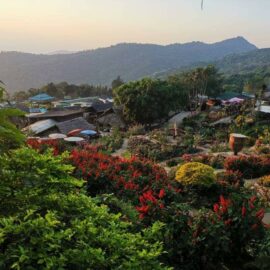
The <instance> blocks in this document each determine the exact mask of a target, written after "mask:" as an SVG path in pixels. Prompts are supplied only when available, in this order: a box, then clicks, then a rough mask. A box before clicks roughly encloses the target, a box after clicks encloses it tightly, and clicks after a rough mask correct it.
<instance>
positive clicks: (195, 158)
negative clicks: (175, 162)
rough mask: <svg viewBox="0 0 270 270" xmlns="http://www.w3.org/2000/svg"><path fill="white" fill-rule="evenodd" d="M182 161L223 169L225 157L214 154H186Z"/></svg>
mask: <svg viewBox="0 0 270 270" xmlns="http://www.w3.org/2000/svg"><path fill="white" fill-rule="evenodd" d="M182 159H183V160H184V161H185V162H199V163H203V164H205V165H209V166H211V167H213V168H216V169H222V168H223V166H224V160H225V157H224V156H222V155H213V154H212V155H211V154H184V155H183V156H182Z"/></svg>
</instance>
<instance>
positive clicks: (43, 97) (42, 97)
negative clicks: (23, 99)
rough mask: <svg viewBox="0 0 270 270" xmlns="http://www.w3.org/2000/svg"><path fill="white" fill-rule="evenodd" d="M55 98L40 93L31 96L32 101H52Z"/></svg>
mask: <svg viewBox="0 0 270 270" xmlns="http://www.w3.org/2000/svg"><path fill="white" fill-rule="evenodd" d="M53 99H54V97H51V96H49V95H47V94H39V95H36V96H34V97H30V98H29V100H31V101H51V100H53Z"/></svg>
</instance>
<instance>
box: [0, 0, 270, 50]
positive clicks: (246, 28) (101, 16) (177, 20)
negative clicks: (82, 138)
mask: <svg viewBox="0 0 270 270" xmlns="http://www.w3.org/2000/svg"><path fill="white" fill-rule="evenodd" d="M200 2H201V0H0V4H1V5H0V33H1V42H0V50H5V51H7V50H17V51H26V52H42V53H44V52H50V51H55V50H72V51H73V50H76V51H77V50H83V49H91V48H97V47H104V46H109V45H111V44H116V43H120V42H140V43H158V44H169V43H184V42H189V41H194V40H199V41H205V42H215V41H219V40H223V39H226V38H230V37H235V36H244V37H245V38H247V39H248V40H249V41H250V42H252V43H255V44H256V45H257V46H258V47H270V0H205V6H204V10H203V11H201V9H200Z"/></svg>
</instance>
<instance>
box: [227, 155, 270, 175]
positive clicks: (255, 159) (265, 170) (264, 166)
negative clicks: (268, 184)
mask: <svg viewBox="0 0 270 270" xmlns="http://www.w3.org/2000/svg"><path fill="white" fill-rule="evenodd" d="M224 167H225V169H226V170H230V171H239V172H241V173H242V174H243V177H244V178H246V179H251V178H258V177H261V176H265V175H267V174H270V158H269V157H268V156H256V155H252V156H236V157H228V158H227V159H226V160H225V163H224Z"/></svg>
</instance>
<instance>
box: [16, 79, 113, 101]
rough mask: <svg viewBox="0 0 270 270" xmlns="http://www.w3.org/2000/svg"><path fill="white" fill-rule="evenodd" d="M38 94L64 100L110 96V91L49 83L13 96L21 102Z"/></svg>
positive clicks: (105, 87) (95, 87)
mask: <svg viewBox="0 0 270 270" xmlns="http://www.w3.org/2000/svg"><path fill="white" fill-rule="evenodd" d="M40 93H46V94H48V95H50V96H53V97H56V98H64V97H66V96H68V97H71V98H78V97H89V96H97V95H98V96H100V95H105V96H111V94H112V90H111V88H109V87H107V86H94V85H88V84H82V85H74V84H68V83H67V82H61V83H58V84H55V83H49V84H47V85H45V86H43V87H41V88H39V89H37V88H31V89H29V90H28V91H19V92H16V93H15V94H14V95H13V99H14V100H15V101H23V100H26V99H28V98H29V97H31V96H35V95H37V94H40Z"/></svg>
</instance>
